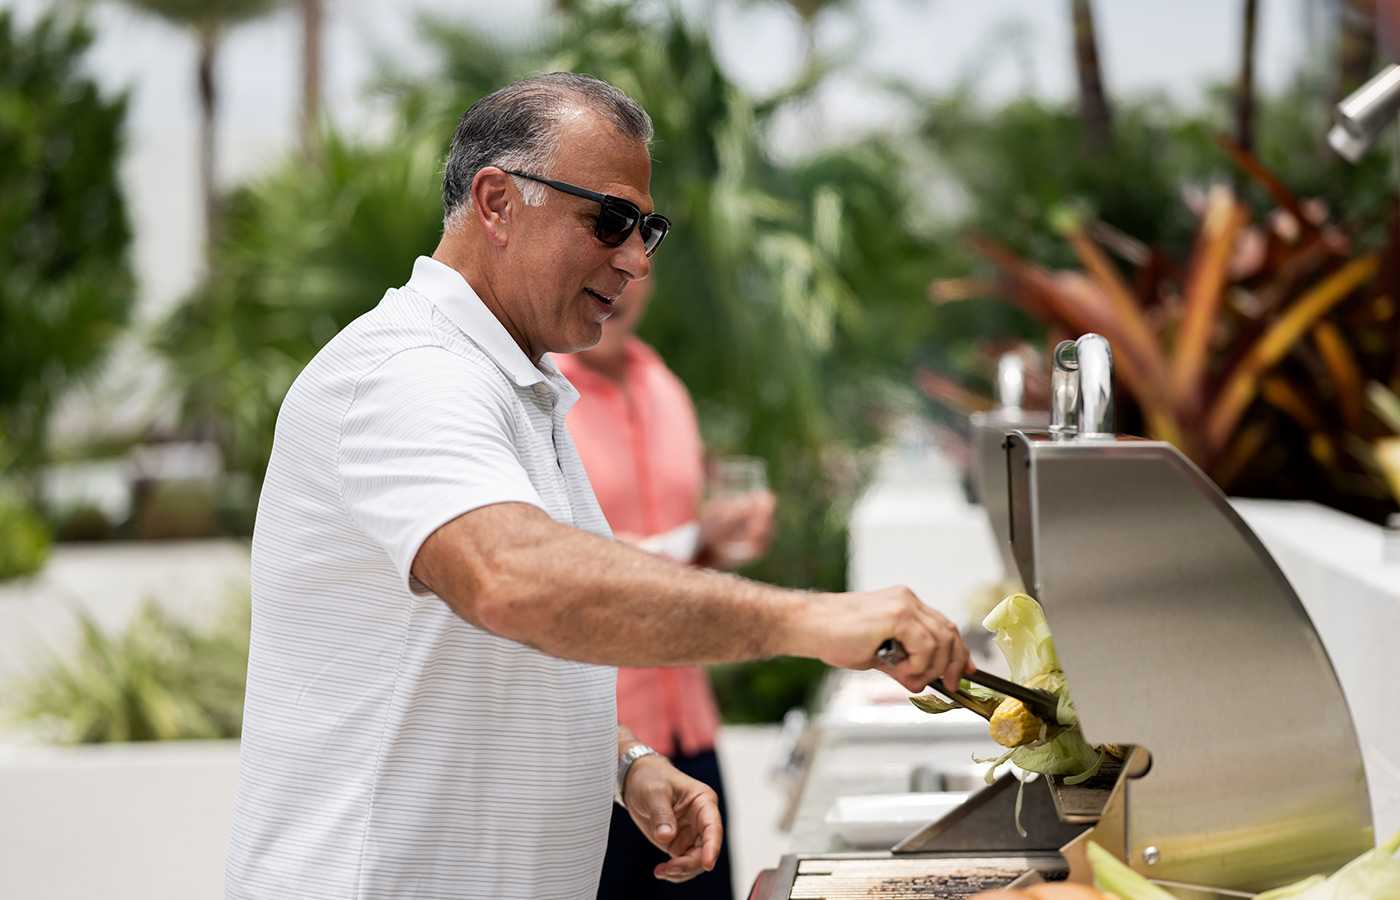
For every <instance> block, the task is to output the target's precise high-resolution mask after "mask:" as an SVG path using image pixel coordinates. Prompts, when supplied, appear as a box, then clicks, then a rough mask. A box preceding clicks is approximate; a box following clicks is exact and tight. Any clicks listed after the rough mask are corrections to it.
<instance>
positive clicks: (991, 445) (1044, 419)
mask: <svg viewBox="0 0 1400 900" xmlns="http://www.w3.org/2000/svg"><path fill="white" fill-rule="evenodd" d="M968 418H969V422H970V423H971V426H972V449H973V451H974V452H973V457H972V491H973V494H974V495H975V496H976V499H977V502H978V503H980V504H982V508H983V509H985V510H986V511H987V521H988V522H989V523H991V526H992V535H993V537H995V538H996V545H997V550H998V551H999V552H1000V553H1001V564H1002V569H1003V572H1004V574H1005V576H1006V577H1008V578H1014V577H1016V559H1015V557H1013V556H1012V555H1011V535H1010V519H1009V518H1008V516H1007V512H1006V497H1007V494H1006V447H1005V446H1004V445H1005V443H1006V436H1007V435H1008V434H1010V433H1011V432H1013V431H1043V430H1045V428H1047V427H1048V425H1049V422H1050V414H1049V413H1047V412H1045V411H1044V410H1038V411H1031V410H1007V409H996V410H992V411H990V412H985V413H973V414H972V415H971V416H969V417H968ZM979 632H980V633H982V634H985V632H981V629H980V628H979V629H977V631H974V632H973V634H978V633H979Z"/></svg>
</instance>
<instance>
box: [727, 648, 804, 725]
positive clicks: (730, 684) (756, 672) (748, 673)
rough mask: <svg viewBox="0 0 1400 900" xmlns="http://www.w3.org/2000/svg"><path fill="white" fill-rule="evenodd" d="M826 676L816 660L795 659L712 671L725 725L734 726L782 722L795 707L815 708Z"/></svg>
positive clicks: (747, 664) (735, 665) (729, 666)
mask: <svg viewBox="0 0 1400 900" xmlns="http://www.w3.org/2000/svg"><path fill="white" fill-rule="evenodd" d="M825 672H826V666H825V665H824V664H823V663H822V662H820V661H819V660H815V659H801V658H798V657H793V656H784V657H779V658H778V659H770V660H768V661H766V662H762V663H731V664H728V665H722V666H711V667H710V682H711V683H712V684H713V685H714V688H715V696H716V697H718V698H719V700H720V706H721V711H722V712H723V714H724V721H725V722H728V723H730V724H733V725H748V724H753V723H760V722H781V721H782V720H783V715H784V714H785V713H787V711H788V710H790V709H792V708H793V707H794V706H801V707H808V708H810V707H811V704H812V700H813V697H812V694H813V692H814V690H815V688H816V686H817V684H818V682H819V681H820V679H821V676H822V674H823V673H825Z"/></svg>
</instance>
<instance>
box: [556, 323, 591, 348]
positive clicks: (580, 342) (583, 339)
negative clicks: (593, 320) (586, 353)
mask: <svg viewBox="0 0 1400 900" xmlns="http://www.w3.org/2000/svg"><path fill="white" fill-rule="evenodd" d="M602 339H603V328H602V326H601V325H599V326H598V327H595V328H594V329H593V332H592V333H591V334H589V335H580V336H578V337H573V338H570V339H568V340H565V341H561V342H560V343H561V345H562V346H559V347H551V348H550V351H549V352H550V353H577V352H579V351H580V350H592V349H593V348H594V347H596V346H598V342H599V341H601V340H602Z"/></svg>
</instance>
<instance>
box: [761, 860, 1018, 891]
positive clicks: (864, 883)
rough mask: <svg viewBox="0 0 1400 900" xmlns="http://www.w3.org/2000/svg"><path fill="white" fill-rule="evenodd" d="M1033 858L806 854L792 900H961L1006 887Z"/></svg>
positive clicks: (798, 870) (799, 869) (794, 882)
mask: <svg viewBox="0 0 1400 900" xmlns="http://www.w3.org/2000/svg"><path fill="white" fill-rule="evenodd" d="M1028 868H1030V866H1029V861H1028V860H1025V859H1018V858H1000V857H989V858H986V859H977V860H971V859H968V858H966V857H964V858H961V859H928V858H925V859H805V860H802V861H800V862H799V863H798V865H797V877H796V878H795V879H794V880H793V883H792V892H791V893H790V894H789V895H788V896H789V898H791V900H858V898H869V900H961V898H963V897H971V896H972V895H973V894H976V893H978V892H979V891H988V890H994V889H996V888H1001V887H1005V886H1006V885H1008V884H1010V883H1011V882H1012V881H1015V880H1016V879H1017V878H1018V877H1020V876H1021V875H1022V874H1023V873H1024V872H1025V871H1026V870H1027V869H1028Z"/></svg>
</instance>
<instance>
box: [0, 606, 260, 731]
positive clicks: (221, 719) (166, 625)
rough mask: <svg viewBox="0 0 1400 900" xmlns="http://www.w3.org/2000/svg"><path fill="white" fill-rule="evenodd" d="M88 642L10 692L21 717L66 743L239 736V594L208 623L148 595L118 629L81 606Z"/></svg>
mask: <svg viewBox="0 0 1400 900" xmlns="http://www.w3.org/2000/svg"><path fill="white" fill-rule="evenodd" d="M78 618H79V622H80V624H81V627H82V641H81V643H80V645H79V646H78V648H77V650H76V652H75V654H74V656H73V658H72V660H71V661H67V660H65V659H63V658H59V657H54V658H52V659H51V660H50V661H49V664H48V666H47V668H46V669H45V670H44V671H43V672H41V673H40V674H39V675H37V676H35V677H34V678H33V679H31V680H30V681H29V682H28V683H27V684H24V685H22V686H21V687H20V688H19V690H18V692H17V695H16V698H15V699H14V701H13V715H14V717H15V719H16V720H17V721H18V722H21V723H24V724H28V725H32V726H35V727H36V728H37V729H38V730H39V732H40V733H41V734H44V735H45V736H47V737H50V738H52V739H53V740H56V741H59V742H62V743H74V744H79V743H81V744H91V743H103V742H107V741H165V740H182V739H192V738H231V737H237V736H238V735H239V732H240V730H241V728H242V721H243V694H244V687H245V681H246V677H247V670H248V629H249V607H248V603H247V599H246V597H245V598H242V599H241V600H240V602H239V603H238V604H236V605H235V606H234V607H232V608H231V610H230V611H229V613H228V614H227V615H226V616H225V618H224V620H223V621H221V622H220V623H219V624H218V625H217V627H215V628H213V629H212V630H210V631H208V632H205V631H201V630H199V629H196V628H192V627H190V626H188V625H185V624H183V623H181V622H178V621H176V620H174V619H172V618H171V617H170V616H169V615H167V614H166V613H163V612H162V611H161V610H160V609H159V608H158V607H156V606H155V604H153V603H149V602H148V603H147V604H146V605H145V606H144V607H142V609H141V611H140V613H139V614H138V615H137V617H136V618H135V619H133V620H132V622H131V624H130V625H129V626H128V627H127V629H126V631H125V632H123V633H122V634H121V635H120V636H118V637H112V636H110V635H108V634H107V633H105V632H104V631H103V630H102V629H101V628H100V627H99V626H98V624H97V623H96V622H95V621H94V620H93V618H92V617H91V616H90V615H89V614H87V613H86V612H79V613H78Z"/></svg>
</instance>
